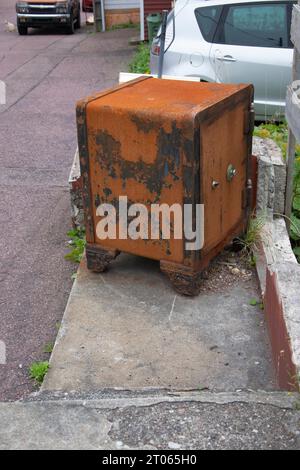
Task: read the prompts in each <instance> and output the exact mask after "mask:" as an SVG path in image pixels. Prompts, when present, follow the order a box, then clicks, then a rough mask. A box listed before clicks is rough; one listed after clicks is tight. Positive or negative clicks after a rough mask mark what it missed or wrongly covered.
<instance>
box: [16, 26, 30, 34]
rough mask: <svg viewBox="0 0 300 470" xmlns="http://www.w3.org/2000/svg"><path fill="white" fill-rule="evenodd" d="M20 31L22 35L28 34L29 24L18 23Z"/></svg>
mask: <svg viewBox="0 0 300 470" xmlns="http://www.w3.org/2000/svg"><path fill="white" fill-rule="evenodd" d="M18 33H19V35H20V36H26V34H27V33H28V28H27V26H23V25H20V24H18Z"/></svg>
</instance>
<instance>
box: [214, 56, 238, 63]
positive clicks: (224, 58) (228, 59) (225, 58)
mask: <svg viewBox="0 0 300 470" xmlns="http://www.w3.org/2000/svg"><path fill="white" fill-rule="evenodd" d="M217 60H219V61H220V62H236V59H235V58H234V57H232V55H224V56H220V57H217Z"/></svg>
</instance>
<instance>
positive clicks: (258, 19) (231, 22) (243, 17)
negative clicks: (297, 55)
mask: <svg viewBox="0 0 300 470" xmlns="http://www.w3.org/2000/svg"><path fill="white" fill-rule="evenodd" d="M289 22H290V15H289V5H288V4H287V3H284V2H283V3H261V4H257V3H253V4H250V3H249V4H239V5H231V6H227V7H226V8H225V11H224V15H223V18H222V21H221V23H220V27H219V29H218V33H217V35H216V36H215V38H214V42H218V43H220V44H230V45H236V46H254V47H277V48H282V47H285V48H286V47H290V41H289V34H290V26H289Z"/></svg>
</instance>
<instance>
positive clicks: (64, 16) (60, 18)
mask: <svg viewBox="0 0 300 470" xmlns="http://www.w3.org/2000/svg"><path fill="white" fill-rule="evenodd" d="M17 20H18V24H20V25H23V26H27V27H29V28H36V27H39V26H45V25H49V26H51V25H62V26H63V25H66V24H68V23H69V21H70V14H69V13H60V14H51V15H39V14H28V13H18V14H17Z"/></svg>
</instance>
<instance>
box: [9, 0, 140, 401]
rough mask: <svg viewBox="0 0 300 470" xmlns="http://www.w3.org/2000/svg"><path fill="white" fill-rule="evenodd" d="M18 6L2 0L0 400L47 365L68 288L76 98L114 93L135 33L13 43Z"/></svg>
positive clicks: (35, 35) (28, 385) (42, 35)
mask: <svg viewBox="0 0 300 470" xmlns="http://www.w3.org/2000/svg"><path fill="white" fill-rule="evenodd" d="M14 4H15V0H1V3H0V80H2V81H5V83H6V86H7V103H6V105H0V230H1V234H0V341H2V342H4V343H5V345H6V356H7V357H6V365H0V401H3V400H15V399H18V398H21V397H24V396H25V395H27V394H28V393H30V392H32V391H33V390H34V385H33V383H32V381H30V379H29V377H28V367H29V365H30V364H31V363H32V362H33V361H36V360H45V359H47V358H48V357H49V355H47V354H45V353H43V349H44V346H45V344H47V343H48V342H52V341H53V340H54V338H55V336H56V324H57V322H59V321H60V320H61V317H62V315H63V311H64V308H65V305H66V302H67V299H68V294H69V292H70V288H71V282H72V281H71V273H72V272H73V271H74V266H73V265H71V264H70V263H69V262H67V261H65V260H64V254H65V253H66V252H67V235H66V233H67V231H68V229H69V228H70V224H71V222H70V202H69V195H68V185H67V180H68V175H69V171H70V167H71V163H72V160H73V156H74V152H75V149H76V123H75V102H76V100H78V99H80V98H82V97H84V96H86V95H88V94H91V93H93V92H95V91H99V90H101V89H103V88H106V87H109V86H111V85H112V84H113V83H115V82H116V80H117V77H118V72H119V71H120V70H127V63H128V61H129V60H130V57H131V55H132V54H133V49H132V48H130V47H129V46H128V38H129V37H131V36H132V31H130V30H124V31H115V32H109V33H106V34H97V35H94V34H93V33H92V31H91V30H88V29H87V28H86V27H84V28H82V29H81V31H80V32H77V33H76V34H75V35H73V36H69V35H65V34H62V32H60V31H54V32H53V31H52V32H50V31H47V32H40V31H36V32H31V33H30V34H29V35H28V36H27V37H19V36H18V34H17V33H16V32H6V31H5V20H8V21H10V22H13V23H15V11H14Z"/></svg>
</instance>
